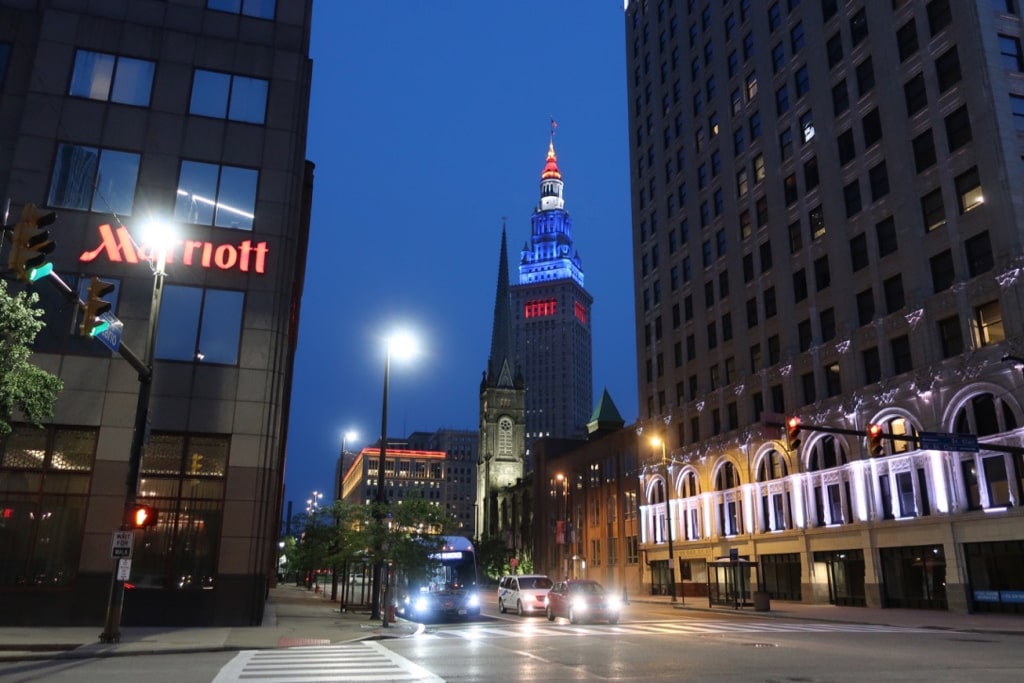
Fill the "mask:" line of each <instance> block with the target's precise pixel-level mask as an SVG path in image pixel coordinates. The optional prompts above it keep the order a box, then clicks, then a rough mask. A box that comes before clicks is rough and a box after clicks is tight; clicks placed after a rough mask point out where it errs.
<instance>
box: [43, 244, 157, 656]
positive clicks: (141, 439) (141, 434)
mask: <svg viewBox="0 0 1024 683" xmlns="http://www.w3.org/2000/svg"><path fill="white" fill-rule="evenodd" d="M163 275H164V273H163V263H160V268H159V270H158V272H157V277H156V279H155V281H154V285H153V300H152V303H151V308H150V314H149V318H150V319H149V326H148V329H147V335H148V337H147V354H146V357H147V358H148V359H149V361H150V362H149V363H146V362H144V361H143V360H142V359H141V358H139V357H138V355H136V353H135V352H134V351H132V349H131V347H129V346H128V345H127V344H125V343H124V342H123V341H122V342H120V343H119V344H118V348H117V352H118V354H119V355H120V356H121V357H122V358H124V359H125V360H126V361H128V363H129V364H130V365H131V366H132V367H133V368H135V370H136V371H137V372H138V373H139V397H138V401H137V403H136V406H135V425H134V429H133V432H132V444H131V450H130V452H129V458H128V475H127V477H126V478H125V505H124V514H123V515H122V520H121V522H122V523H121V530H122V531H127V530H129V528H130V527H129V525H128V524H127V520H126V516H127V514H128V510H129V509H130V508H131V506H132V505H134V504H135V500H136V496H137V492H138V486H139V471H140V467H141V463H142V448H143V446H144V444H145V434H146V424H147V422H148V418H149V396H150V389H151V387H152V380H153V366H152V359H153V353H154V350H155V347H156V327H157V320H158V318H159V316H158V315H157V312H158V311H159V306H160V303H161V300H162V297H163ZM48 279H49V281H50V282H51V283H52V284H53V286H54V287H56V288H57V290H58V291H59V292H61V293H62V294H63V295H64V298H65V300H67V301H68V302H70V303H74V304H76V305H77V306H78V307H79V308H81V309H82V310H83V311H84V310H86V304H85V302H83V301H82V300H81V299H79V298H78V295H77V294H76V293H75V292H74V291H73V290H72V289H71V287H70V286H68V283H66V282H64V280H63V279H62V278H61V277H60V275H58V274H57V273H50V274H49V277H48ZM154 305H155V306H156V308H153V306H154ZM118 562H119V560H118V561H115V563H114V567H113V569H112V571H111V575H110V592H109V595H108V599H107V613H106V618H105V620H104V626H103V633H101V634H100V640H101V641H102V642H104V643H116V642H118V641H119V640H120V639H121V632H120V628H121V612H122V607H123V605H124V582H123V581H118V580H117V567H118Z"/></svg>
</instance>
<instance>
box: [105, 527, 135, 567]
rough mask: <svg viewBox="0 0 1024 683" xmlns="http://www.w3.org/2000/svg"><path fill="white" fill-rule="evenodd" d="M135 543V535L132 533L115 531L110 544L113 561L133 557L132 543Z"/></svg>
mask: <svg viewBox="0 0 1024 683" xmlns="http://www.w3.org/2000/svg"><path fill="white" fill-rule="evenodd" d="M134 541H135V534H133V533H132V532H131V531H115V532H114V537H113V539H112V540H111V543H110V557H112V558H113V559H115V560H116V559H118V558H125V557H131V556H132V543H133V542H134Z"/></svg>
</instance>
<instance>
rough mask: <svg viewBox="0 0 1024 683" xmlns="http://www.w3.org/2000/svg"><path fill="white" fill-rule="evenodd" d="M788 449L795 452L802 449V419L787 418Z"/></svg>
mask: <svg viewBox="0 0 1024 683" xmlns="http://www.w3.org/2000/svg"><path fill="white" fill-rule="evenodd" d="M786 448H787V449H788V450H790V451H795V450H796V449H798V448H800V418H799V417H796V416H794V417H788V418H786Z"/></svg>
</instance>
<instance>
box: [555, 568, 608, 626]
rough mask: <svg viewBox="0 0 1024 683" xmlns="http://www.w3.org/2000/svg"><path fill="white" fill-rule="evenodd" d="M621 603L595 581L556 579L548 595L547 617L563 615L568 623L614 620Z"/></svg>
mask: <svg viewBox="0 0 1024 683" xmlns="http://www.w3.org/2000/svg"><path fill="white" fill-rule="evenodd" d="M620 608H621V604H620V602H619V599H618V598H616V597H615V596H613V595H611V594H609V593H608V591H606V590H605V589H604V586H602V585H601V584H599V583H598V582H597V581H590V580H588V579H571V580H569V581H559V582H558V583H556V584H555V587H554V588H552V589H551V591H550V592H549V593H548V597H547V608H546V611H547V615H548V621H554V620H555V617H565V618H566V619H568V620H569V623H571V624H577V623H579V622H581V621H607V622H608V623H609V624H614V623H616V622H618V620H619V610H620Z"/></svg>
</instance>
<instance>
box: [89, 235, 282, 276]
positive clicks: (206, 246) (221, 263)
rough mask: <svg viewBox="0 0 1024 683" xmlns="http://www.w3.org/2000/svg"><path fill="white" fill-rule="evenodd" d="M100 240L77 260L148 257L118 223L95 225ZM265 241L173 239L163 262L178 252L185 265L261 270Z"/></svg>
mask: <svg viewBox="0 0 1024 683" xmlns="http://www.w3.org/2000/svg"><path fill="white" fill-rule="evenodd" d="M99 232H100V238H101V240H102V241H101V242H100V245H99V246H98V247H96V248H95V249H93V250H91V251H84V252H82V254H81V255H80V256H79V257H78V260H79V261H82V262H84V263H88V262H90V261H93V260H95V259H96V257H97V256H99V255H100V254H101V253H104V252H106V255H107V258H108V259H109V260H110V261H111V262H112V263H122V262H124V263H139V262H140V261H149V260H151V251H152V248H151V247H149V246H148V245H139V246H138V247H136V246H135V243H134V242H133V241H132V238H131V235H129V234H128V229H127V228H125V227H124V226H119V227H118V228H117V229H116V230H115V229H114V228H111V227H110V225H107V224H104V225H101V226H99ZM267 253H268V248H267V243H266V242H257V243H255V244H253V242H252V240H242V242H241V244H238V245H234V244H214V243H213V242H202V241H199V240H175V242H174V245H173V247H171V248H169V249H168V250H167V262H168V263H174V262H175V256H176V255H178V254H180V257H181V263H182V264H184V265H186V266H192V265H199V266H201V267H203V268H218V269H220V270H232V269H237V270H239V271H240V272H242V273H248V272H250V271H251V272H254V273H259V274H261V275H262V274H263V273H265V272H266V266H267Z"/></svg>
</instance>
